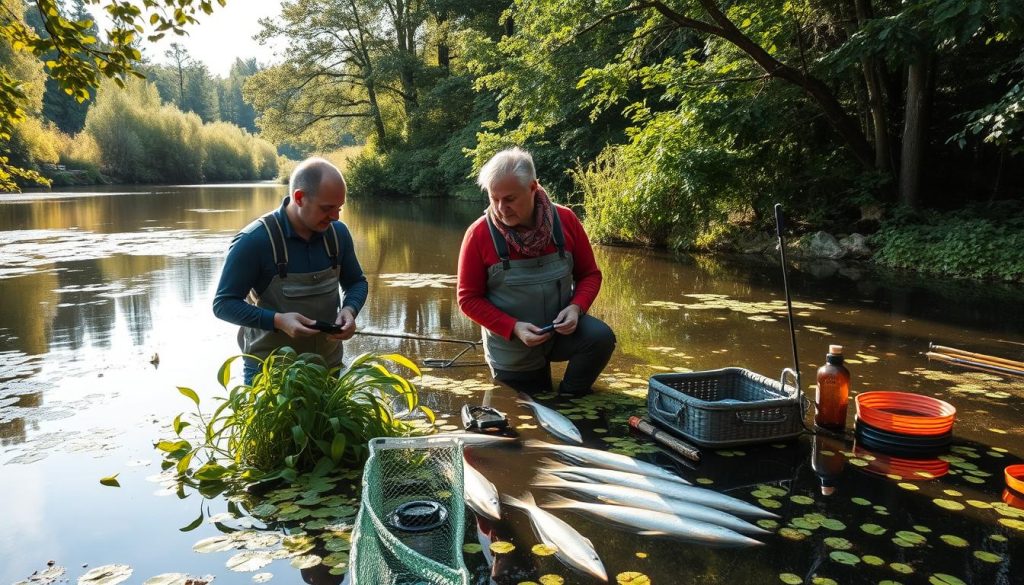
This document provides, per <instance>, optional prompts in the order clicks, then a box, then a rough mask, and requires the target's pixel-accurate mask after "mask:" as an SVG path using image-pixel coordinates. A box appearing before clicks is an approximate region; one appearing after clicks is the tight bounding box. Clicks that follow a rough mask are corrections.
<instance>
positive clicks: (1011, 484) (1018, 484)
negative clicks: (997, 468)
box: [1003, 464, 1024, 496]
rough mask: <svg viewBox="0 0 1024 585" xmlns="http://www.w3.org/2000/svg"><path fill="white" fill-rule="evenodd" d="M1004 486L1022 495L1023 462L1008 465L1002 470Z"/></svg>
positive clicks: (1023, 490) (1023, 487)
mask: <svg viewBox="0 0 1024 585" xmlns="http://www.w3.org/2000/svg"><path fill="white" fill-rule="evenodd" d="M1003 474H1004V475H1005V476H1006V487H1008V488H1010V489H1011V490H1013V491H1015V492H1017V494H1018V495H1020V496H1024V464H1018V465H1010V466H1008V467H1007V468H1006V469H1005V470H1004V471H1003Z"/></svg>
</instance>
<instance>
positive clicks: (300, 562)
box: [291, 555, 324, 569]
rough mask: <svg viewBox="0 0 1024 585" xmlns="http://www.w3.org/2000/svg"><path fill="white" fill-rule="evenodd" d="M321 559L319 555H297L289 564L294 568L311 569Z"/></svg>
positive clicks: (321, 560)
mask: <svg viewBox="0 0 1024 585" xmlns="http://www.w3.org/2000/svg"><path fill="white" fill-rule="evenodd" d="M323 561H324V559H323V558H322V557H320V556H319V555H299V556H297V557H294V558H293V559H292V562H291V565H292V566H293V567H295V568H296V569H311V568H313V567H315V566H317V565H319V564H320V563H322V562H323Z"/></svg>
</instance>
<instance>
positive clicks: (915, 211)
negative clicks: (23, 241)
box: [0, 0, 1024, 281]
mask: <svg viewBox="0 0 1024 585" xmlns="http://www.w3.org/2000/svg"><path fill="white" fill-rule="evenodd" d="M218 1H220V0H218ZM234 1H242V0H234ZM220 3H221V4H223V2H220ZM0 5H2V6H0V27H2V28H0V37H2V38H3V39H4V40H5V41H6V42H3V43H0V141H2V142H0V187H2V188H5V189H6V190H11V189H16V188H20V187H28V186H32V185H33V184H38V183H40V182H42V183H45V182H47V181H52V182H54V183H55V184H67V183H74V182H98V181H116V182H133V183H134V182H161V183H175V182H198V181H234V180H249V179H269V178H273V177H280V176H286V175H287V173H288V171H289V170H290V165H291V164H294V162H293V161H294V160H295V159H298V158H301V157H303V156H305V155H307V154H310V153H314V152H319V153H330V152H336V153H337V152H338V151H339V149H344V150H343V151H341V153H342V154H340V155H335V156H336V157H339V158H345V159H346V160H345V161H344V164H345V168H346V176H347V177H348V180H349V183H350V186H351V189H352V191H353V192H357V193H359V196H360V197H406V196H431V197H480V194H479V190H478V189H477V188H476V187H475V186H474V185H473V174H474V172H475V170H476V169H477V168H479V166H480V165H481V164H482V163H483V162H484V161H486V160H487V159H488V158H489V157H490V156H491V155H492V154H493V153H494V152H496V151H497V150H499V149H501V148H504V147H507V146H511V145H520V146H523V147H525V148H527V149H529V150H530V151H532V152H533V154H534V158H535V161H536V163H537V167H538V172H539V174H540V178H541V181H542V183H543V184H545V185H546V186H547V187H548V190H549V192H552V193H553V194H554V195H555V196H556V198H557V199H558V200H559V201H560V202H563V203H566V204H570V205H573V206H576V207H577V208H579V209H581V214H582V215H584V217H585V222H586V226H587V229H588V231H589V232H590V234H591V236H592V237H593V238H594V239H595V240H597V241H600V242H605V243H618V244H634V245H644V246H658V247H668V248H671V249H676V250H692V249H712V250H750V249H752V248H757V247H758V246H762V247H763V243H764V242H765V238H768V239H770V238H769V237H768V235H769V234H770V230H771V225H772V214H771V208H772V205H773V204H774V203H782V204H783V205H784V206H785V208H786V209H787V212H788V215H789V216H790V219H791V224H792V225H791V227H792V228H794V229H795V230H796V231H797V232H799V233H806V234H811V233H814V232H816V231H818V230H825V231H828V232H829V233H834V234H836V235H837V236H843V235H847V234H850V233H853V232H859V233H862V234H869V235H870V240H869V242H870V246H871V249H872V250H873V259H874V260H875V261H876V262H879V263H881V264H885V265H889V266H895V267H902V268H912V269H917V270H923V271H929V272H936V273H941V274H950V275H955V276H968V277H978V278H997V279H1003V280H1012V281H1020V280H1022V279H1024V206H1022V193H1024V164H1022V162H1024V85H1022V82H1024V3H1021V2H1020V1H1019V0H905V1H894V0H782V1H779V0H767V1H764V0H758V1H753V0H732V1H714V0H666V1H635V0H634V1H626V0H589V1H572V2H568V1H558V0H511V1H510V0H346V1H338V0H290V1H286V2H283V3H282V10H281V15H280V17H279V18H276V19H273V20H265V21H263V22H262V25H263V31H262V33H261V34H260V38H261V39H263V40H266V41H270V40H277V41H284V43H285V44H286V45H287V47H288V50H287V51H286V53H285V54H284V55H283V59H282V60H281V61H280V62H278V63H275V64H272V65H266V64H260V63H257V62H256V61H255V59H248V60H247V59H239V60H237V61H236V63H235V65H234V67H232V69H231V72H230V74H229V76H228V77H227V78H220V77H217V76H214V75H211V74H210V72H209V71H208V70H207V69H206V67H205V66H204V65H203V64H202V63H201V62H200V61H198V60H196V59H195V58H193V56H191V55H189V54H188V52H187V51H185V50H184V49H182V48H181V47H180V46H178V45H173V46H172V48H171V49H170V50H169V51H167V53H166V54H165V55H164V57H165V59H164V62H165V63H170V64H169V65H168V64H162V65H157V64H153V63H150V62H147V61H145V60H143V59H142V55H141V53H140V52H139V50H138V47H139V45H140V43H143V42H145V40H146V39H147V37H148V38H149V39H153V38H156V37H158V36H163V35H165V34H174V33H178V32H181V31H183V30H185V29H187V27H188V26H190V25H192V24H193V23H194V22H195V16H196V15H198V14H199V13H200V12H209V11H212V10H216V9H217V6H216V5H215V4H214V3H212V2H210V1H209V0H129V1H120V2H112V1H110V0H68V1H66V2H55V1H54V0H33V1H31V2H24V1H23V0H0ZM90 10H93V11H95V10H103V11H105V13H106V14H107V16H108V19H109V23H110V24H109V25H108V26H106V27H105V28H104V30H98V28H97V26H96V24H95V21H94V19H93V17H92V16H91V14H90ZM138 74H141V77H140V76H139V75H138ZM346 147H347V148H346ZM756 242H761V244H757V243H756Z"/></svg>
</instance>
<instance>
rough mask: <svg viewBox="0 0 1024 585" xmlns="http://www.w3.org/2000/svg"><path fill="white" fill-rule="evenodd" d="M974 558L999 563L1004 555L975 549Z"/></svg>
mask: <svg viewBox="0 0 1024 585" xmlns="http://www.w3.org/2000/svg"><path fill="white" fill-rule="evenodd" d="M974 558H976V559H978V560H979V561H985V562H986V563H999V562H1002V560H1003V557H1002V556H1001V555H997V554H995V553H990V552H988V551H987V550H976V551H974Z"/></svg>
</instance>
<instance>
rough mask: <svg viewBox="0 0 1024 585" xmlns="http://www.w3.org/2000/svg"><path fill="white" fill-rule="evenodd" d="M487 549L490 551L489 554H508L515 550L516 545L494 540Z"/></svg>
mask: <svg viewBox="0 0 1024 585" xmlns="http://www.w3.org/2000/svg"><path fill="white" fill-rule="evenodd" d="M489 548H490V549H491V552H493V553H494V554H499V555H500V554H505V553H510V552H512V551H514V550H516V545H514V544H512V543H511V542H505V541H504V540H496V541H494V542H492V543H491V546H490V547H489Z"/></svg>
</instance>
